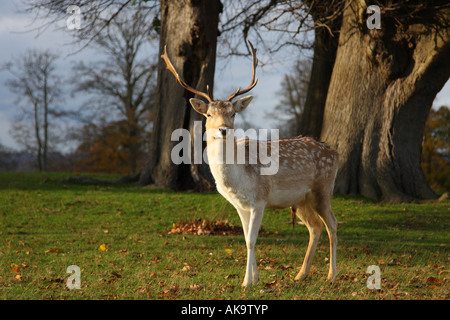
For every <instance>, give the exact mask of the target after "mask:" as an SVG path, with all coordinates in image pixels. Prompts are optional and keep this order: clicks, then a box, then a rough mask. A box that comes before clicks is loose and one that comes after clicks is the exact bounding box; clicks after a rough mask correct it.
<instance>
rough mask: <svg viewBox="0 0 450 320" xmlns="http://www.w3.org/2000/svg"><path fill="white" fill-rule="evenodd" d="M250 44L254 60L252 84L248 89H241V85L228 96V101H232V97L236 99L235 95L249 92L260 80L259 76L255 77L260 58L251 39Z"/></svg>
mask: <svg viewBox="0 0 450 320" xmlns="http://www.w3.org/2000/svg"><path fill="white" fill-rule="evenodd" d="M248 44H249V45H250V49H251V51H252V60H253V68H252V81H251V83H250V86H248V88H247V89H244V90H241V88H240V87H239V88H238V89H237V90H236V92H235V93H233V94H232V95H231V96H229V97H228V99H227V101H231V100H232V99H234V98H235V97H237V96H239V95H241V94H244V93H247V92H249V91H250V90H252V89H253V87H254V86H256V83H257V82H258V78H256V79H255V74H256V66H257V65H258V59H257V58H256V49H255V48H253V45H252V43H251V42H250V40H249V41H248Z"/></svg>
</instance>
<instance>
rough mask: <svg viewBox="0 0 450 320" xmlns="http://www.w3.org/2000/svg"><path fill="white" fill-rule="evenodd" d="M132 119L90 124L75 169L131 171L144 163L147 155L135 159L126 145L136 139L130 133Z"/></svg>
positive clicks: (84, 134) (87, 170)
mask: <svg viewBox="0 0 450 320" xmlns="http://www.w3.org/2000/svg"><path fill="white" fill-rule="evenodd" d="M127 131H128V122H127V121H126V120H120V121H115V122H108V123H104V124H93V123H92V124H87V125H84V126H83V129H82V130H81V135H82V137H81V139H80V140H81V143H80V145H79V146H78V148H77V150H76V151H75V154H74V158H75V159H76V161H75V166H74V169H75V170H77V171H85V172H104V173H120V174H129V173H130V172H133V167H132V166H133V165H134V164H137V165H143V159H142V158H141V159H133V160H135V161H130V158H132V157H133V155H131V154H130V149H128V148H125V147H124V146H126V145H130V144H132V143H135V142H134V141H130V139H135V138H136V137H130V136H129V135H128V134H127Z"/></svg>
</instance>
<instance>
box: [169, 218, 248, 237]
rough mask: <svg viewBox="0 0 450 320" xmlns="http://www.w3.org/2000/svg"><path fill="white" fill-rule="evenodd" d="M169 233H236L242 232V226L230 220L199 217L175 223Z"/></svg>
mask: <svg viewBox="0 0 450 320" xmlns="http://www.w3.org/2000/svg"><path fill="white" fill-rule="evenodd" d="M169 234H192V235H199V236H201V235H235V234H242V228H241V227H237V226H233V225H232V224H231V223H230V222H229V221H228V220H217V221H207V220H204V219H197V220H194V221H191V222H177V223H174V224H173V226H172V229H170V231H169Z"/></svg>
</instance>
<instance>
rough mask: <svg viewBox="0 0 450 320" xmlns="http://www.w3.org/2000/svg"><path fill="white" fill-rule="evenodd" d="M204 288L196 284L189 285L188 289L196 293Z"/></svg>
mask: <svg viewBox="0 0 450 320" xmlns="http://www.w3.org/2000/svg"><path fill="white" fill-rule="evenodd" d="M204 287H205V286H204V285H202V284H198V283H196V284H191V285H190V286H189V289H191V290H195V291H197V290H201V289H203V288H204Z"/></svg>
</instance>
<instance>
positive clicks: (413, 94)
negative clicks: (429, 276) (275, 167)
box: [321, 1, 450, 202]
mask: <svg viewBox="0 0 450 320" xmlns="http://www.w3.org/2000/svg"><path fill="white" fill-rule="evenodd" d="M361 3H364V2H363V1H362V2H361V1H360V2H357V1H353V2H351V4H350V5H349V6H348V7H347V8H346V10H345V12H344V16H343V22H342V28H341V33H340V37H339V47H338V50H337V56H336V61H335V64H334V69H333V74H332V77H331V82H330V86H329V90H328V97H327V101H326V105H325V113H324V120H323V121H324V122H323V128H322V133H321V139H322V140H324V141H326V142H327V143H329V144H330V145H331V146H333V147H334V148H336V149H337V151H338V152H339V157H340V160H339V171H338V174H337V178H336V182H335V191H336V192H338V193H342V194H361V195H363V196H366V197H369V198H371V199H375V200H380V199H383V200H386V201H392V202H402V201H411V200H413V199H430V198H435V194H434V192H433V191H432V190H431V189H430V187H429V185H428V183H427V181H426V179H425V175H424V174H423V171H422V168H421V166H420V154H421V142H422V136H423V130H424V125H425V121H426V119H427V116H428V113H429V111H430V108H431V105H432V102H433V100H434V98H435V96H436V94H437V93H438V92H439V91H440V89H441V88H442V87H443V85H444V84H445V82H446V81H447V80H448V78H449V75H450V59H449V58H448V57H449V56H450V42H449V39H450V38H449V34H448V29H445V28H444V29H443V30H442V29H439V28H433V27H430V26H427V25H426V24H425V23H423V21H422V22H420V23H417V22H416V23H410V24H408V25H403V26H402V27H398V25H397V26H395V23H396V21H395V19H394V18H392V19H389V17H385V16H382V24H381V29H379V30H377V29H373V30H369V29H367V27H366V21H365V19H363V18H362V17H360V16H358V13H361V12H365V8H361V7H360V6H361ZM445 14H447V16H448V12H446V13H445ZM430 19H431V18H430ZM430 25H431V23H430Z"/></svg>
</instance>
